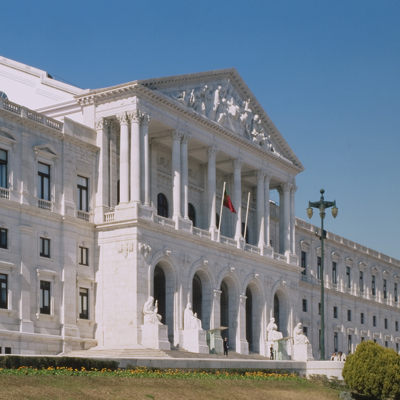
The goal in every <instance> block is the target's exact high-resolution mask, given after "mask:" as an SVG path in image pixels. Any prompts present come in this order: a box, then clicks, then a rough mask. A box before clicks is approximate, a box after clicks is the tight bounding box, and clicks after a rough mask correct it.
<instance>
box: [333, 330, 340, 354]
mask: <svg viewBox="0 0 400 400" xmlns="http://www.w3.org/2000/svg"><path fill="white" fill-rule="evenodd" d="M333 348H334V349H335V352H338V348H339V346H338V333H337V332H334V333H333Z"/></svg>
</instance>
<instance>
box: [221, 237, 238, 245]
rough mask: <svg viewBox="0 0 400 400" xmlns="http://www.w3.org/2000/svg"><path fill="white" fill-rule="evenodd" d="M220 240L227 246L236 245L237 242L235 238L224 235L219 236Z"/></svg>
mask: <svg viewBox="0 0 400 400" xmlns="http://www.w3.org/2000/svg"><path fill="white" fill-rule="evenodd" d="M220 241H221V243H222V244H227V245H228V246H234V247H237V243H236V240H235V239H231V238H228V237H226V236H221V239H220Z"/></svg>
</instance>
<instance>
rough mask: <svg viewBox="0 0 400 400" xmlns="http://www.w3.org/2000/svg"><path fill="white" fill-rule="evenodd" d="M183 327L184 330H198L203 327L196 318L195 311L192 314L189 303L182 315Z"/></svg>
mask: <svg viewBox="0 0 400 400" xmlns="http://www.w3.org/2000/svg"><path fill="white" fill-rule="evenodd" d="M183 327H184V330H185V331H200V330H202V329H203V328H202V326H201V320H200V319H199V318H197V313H195V314H193V311H192V305H191V304H190V303H187V305H186V309H185V314H184V315H183Z"/></svg>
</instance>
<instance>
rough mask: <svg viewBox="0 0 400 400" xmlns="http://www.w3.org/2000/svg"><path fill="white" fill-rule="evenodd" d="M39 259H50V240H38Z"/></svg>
mask: <svg viewBox="0 0 400 400" xmlns="http://www.w3.org/2000/svg"><path fill="white" fill-rule="evenodd" d="M40 257H47V258H50V239H46V238H40Z"/></svg>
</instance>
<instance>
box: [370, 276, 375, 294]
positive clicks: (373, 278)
mask: <svg viewBox="0 0 400 400" xmlns="http://www.w3.org/2000/svg"><path fill="white" fill-rule="evenodd" d="M371 292H372V296H375V295H376V278H375V275H372V287H371Z"/></svg>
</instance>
